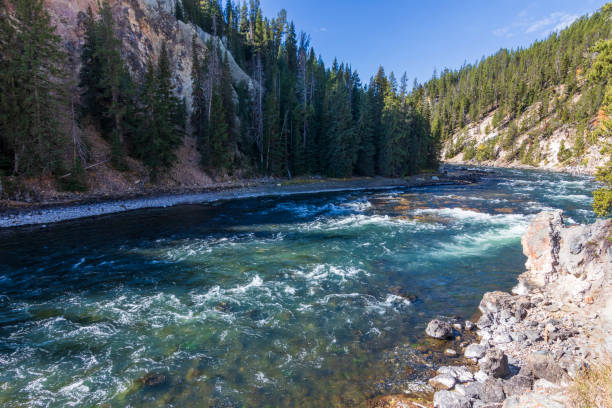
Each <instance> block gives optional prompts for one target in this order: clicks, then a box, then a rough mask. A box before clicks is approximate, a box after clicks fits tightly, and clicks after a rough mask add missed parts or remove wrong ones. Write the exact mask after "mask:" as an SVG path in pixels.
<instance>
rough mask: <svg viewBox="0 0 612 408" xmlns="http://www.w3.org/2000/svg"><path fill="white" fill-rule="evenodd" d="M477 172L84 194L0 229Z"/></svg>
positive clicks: (421, 182)
mask: <svg viewBox="0 0 612 408" xmlns="http://www.w3.org/2000/svg"><path fill="white" fill-rule="evenodd" d="M480 176H481V174H480V173H479V172H473V171H472V172H470V171H462V170H457V171H451V172H445V173H444V174H439V175H433V174H427V175H419V176H413V177H411V178H407V179H392V178H356V179H348V180H326V179H320V180H318V179H308V180H300V181H296V182H259V183H255V184H254V185H252V186H248V187H243V186H231V185H229V186H224V187H221V188H219V187H214V188H209V189H205V190H202V191H197V192H188V193H177V194H161V195H152V196H145V197H135V198H134V197H127V198H106V199H105V198H97V197H87V196H84V197H83V198H82V199H81V200H79V201H77V202H71V203H65V204H64V203H61V202H60V203H53V204H44V203H34V204H28V205H26V206H24V207H15V206H8V208H7V209H6V210H4V211H3V212H2V213H0V228H10V227H18V226H25V225H37V224H51V223H56V222H61V221H67V220H74V219H79V218H86V217H94V216H100V215H106V214H113V213H119V212H123V211H132V210H138V209H144V208H165V207H171V206H176V205H185V204H201V203H211V202H216V201H224V200H235V199H241V198H253V197H268V196H284V195H298V194H315V193H326V192H337V191H349V190H378V189H392V188H398V187H422V186H431V185H442V184H468V183H473V182H476V181H478V180H479V177H480Z"/></svg>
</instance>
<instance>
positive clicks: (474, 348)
mask: <svg viewBox="0 0 612 408" xmlns="http://www.w3.org/2000/svg"><path fill="white" fill-rule="evenodd" d="M486 352H487V348H486V347H485V346H482V345H480V344H470V345H469V346H467V348H466V349H465V352H464V355H465V358H471V359H475V360H480V359H481V358H483V357H484V356H485V353H486Z"/></svg>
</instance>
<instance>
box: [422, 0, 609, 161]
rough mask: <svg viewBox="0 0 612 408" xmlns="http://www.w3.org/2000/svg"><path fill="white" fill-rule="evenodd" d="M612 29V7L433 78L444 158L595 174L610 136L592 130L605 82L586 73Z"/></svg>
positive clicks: (428, 90) (430, 93) (428, 91)
mask: <svg viewBox="0 0 612 408" xmlns="http://www.w3.org/2000/svg"><path fill="white" fill-rule="evenodd" d="M611 34H612V5H610V4H609V5H606V6H604V7H603V8H602V9H601V10H599V11H597V12H595V13H593V14H592V15H590V16H585V17H582V18H581V19H579V20H577V21H576V22H575V23H573V24H572V25H571V26H570V27H568V28H566V29H565V30H563V31H561V32H558V33H557V32H555V33H553V34H551V35H550V36H549V37H548V38H547V39H545V40H543V41H537V42H535V43H534V44H533V45H531V46H530V47H528V48H526V49H520V48H519V49H516V50H505V49H504V50H500V51H499V52H497V53H496V54H495V55H492V56H490V57H487V58H484V59H482V60H481V61H480V62H478V63H476V64H474V65H467V66H464V67H462V68H461V69H460V70H457V71H450V70H445V71H443V72H442V74H441V75H440V77H439V78H437V77H435V76H434V78H433V79H432V80H430V81H429V82H427V83H426V84H424V89H425V97H426V98H427V99H428V100H429V101H430V104H431V109H432V126H433V127H435V128H436V129H438V130H439V132H440V136H441V140H442V155H443V158H444V159H445V160H447V161H450V162H458V163H483V164H490V165H496V166H525V165H527V166H537V167H542V168H547V169H553V170H570V171H578V172H585V173H593V172H594V170H595V169H596V168H597V167H598V166H600V165H602V164H603V163H605V162H606V160H607V157H606V156H605V155H604V154H602V152H601V148H602V147H603V146H605V145H606V143H607V142H609V141H610V137H611V135H610V132H609V131H607V132H601V131H600V132H595V131H596V130H597V129H598V128H599V127H600V126H601V120H602V115H603V116H605V114H604V113H603V111H602V110H600V106H601V104H602V101H603V95H604V89H605V86H606V83H607V82H608V79H605V78H604V80H603V81H601V80H597V81H595V80H592V79H591V80H589V75H588V73H589V68H590V66H591V65H592V62H593V59H594V57H595V56H596V54H595V53H594V52H593V49H594V46H595V45H596V44H597V42H598V41H602V40H606V39H609V38H611Z"/></svg>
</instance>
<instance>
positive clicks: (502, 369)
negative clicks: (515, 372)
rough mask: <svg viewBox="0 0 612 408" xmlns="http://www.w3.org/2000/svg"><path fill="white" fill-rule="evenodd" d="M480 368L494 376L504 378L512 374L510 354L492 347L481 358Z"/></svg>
mask: <svg viewBox="0 0 612 408" xmlns="http://www.w3.org/2000/svg"><path fill="white" fill-rule="evenodd" d="M480 369H481V370H482V371H484V372H485V373H486V374H488V375H490V376H491V377H493V378H504V377H507V376H508V375H509V374H510V367H509V366H508V356H506V355H505V354H504V353H503V352H502V351H501V350H497V349H492V350H489V351H488V352H487V355H486V356H485V357H484V358H483V359H482V360H481V363H480Z"/></svg>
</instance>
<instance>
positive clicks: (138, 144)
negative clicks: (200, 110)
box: [133, 43, 185, 179]
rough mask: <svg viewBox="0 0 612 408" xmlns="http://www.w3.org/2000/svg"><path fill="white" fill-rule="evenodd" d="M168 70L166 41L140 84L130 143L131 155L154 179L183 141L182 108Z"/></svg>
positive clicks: (170, 163) (173, 160)
mask: <svg viewBox="0 0 612 408" xmlns="http://www.w3.org/2000/svg"><path fill="white" fill-rule="evenodd" d="M171 76H172V72H171V69H170V60H169V57H168V51H167V48H166V44H165V43H163V44H162V48H161V52H160V55H159V58H158V62H157V67H155V66H154V64H153V62H152V61H151V60H149V62H148V63H147V70H146V73H145V76H144V81H143V84H142V90H141V96H140V100H141V101H142V112H143V121H142V123H143V124H145V126H142V127H141V129H140V131H139V132H138V133H137V135H136V136H135V140H134V143H133V153H134V155H135V156H136V157H137V158H139V159H141V160H142V161H143V162H144V163H145V164H146V165H147V167H148V168H149V169H150V172H151V176H152V177H153V179H156V178H157V177H158V176H159V175H160V172H161V171H162V170H164V169H167V168H169V167H171V166H172V165H173V164H174V162H175V161H176V149H177V147H178V146H180V144H181V143H182V141H183V135H184V128H185V108H184V103H183V102H182V101H180V100H179V99H178V98H177V97H176V96H174V93H173V89H174V87H173V85H172V80H171Z"/></svg>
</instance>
